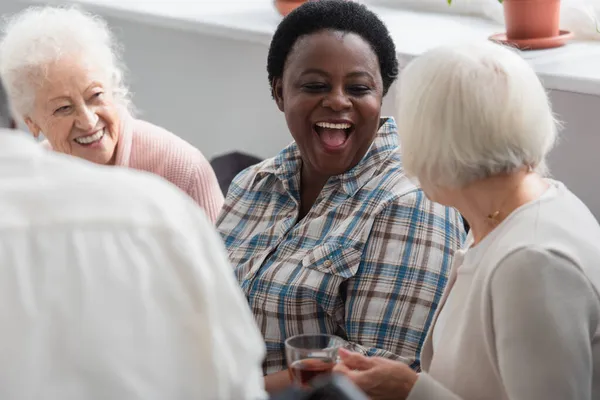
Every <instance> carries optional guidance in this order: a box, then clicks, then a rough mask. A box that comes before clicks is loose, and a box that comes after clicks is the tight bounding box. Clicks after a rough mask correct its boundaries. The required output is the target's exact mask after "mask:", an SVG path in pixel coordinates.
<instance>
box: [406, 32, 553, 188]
mask: <svg viewBox="0 0 600 400" xmlns="http://www.w3.org/2000/svg"><path fill="white" fill-rule="evenodd" d="M398 104H399V110H398V125H399V135H400V140H401V149H402V155H403V159H402V162H403V165H404V168H405V169H406V171H407V173H408V174H409V175H412V176H414V177H416V178H417V179H419V180H421V181H423V182H424V181H425V180H426V181H428V182H430V183H432V184H434V185H438V186H443V187H462V186H465V185H467V184H469V183H470V182H473V181H475V180H478V179H482V178H486V177H490V176H494V175H498V174H501V173H511V172H514V171H516V170H518V169H520V168H523V167H530V168H532V169H534V170H536V171H538V172H539V173H541V174H542V175H544V174H547V173H548V169H547V165H546V156H547V154H548V153H549V152H550V150H551V149H552V147H553V146H554V143H555V141H556V138H557V131H558V123H557V121H556V119H555V118H554V115H553V113H552V110H551V107H550V103H549V99H548V96H547V94H546V92H545V90H544V88H543V86H542V84H541V82H540V80H539V79H538V77H537V75H536V74H535V72H534V71H533V69H532V68H531V67H530V66H529V65H528V64H527V62H526V61H525V60H523V59H522V58H521V57H520V56H519V55H518V54H516V53H515V52H514V51H512V50H509V49H507V48H505V47H502V46H500V45H497V44H492V43H491V42H487V41H482V42H481V43H466V44H458V45H453V46H443V47H440V48H437V49H434V50H431V51H429V52H427V53H426V54H424V55H422V56H420V57H418V58H417V59H415V60H414V61H412V62H411V63H410V64H409V65H408V66H407V67H406V68H405V69H404V71H403V72H402V74H401V78H400V88H399V93H398Z"/></svg>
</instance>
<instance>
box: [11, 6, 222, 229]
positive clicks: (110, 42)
mask: <svg viewBox="0 0 600 400" xmlns="http://www.w3.org/2000/svg"><path fill="white" fill-rule="evenodd" d="M5 29H6V32H5V35H4V38H3V39H2V42H1V43H0V77H1V79H2V82H3V84H4V85H5V88H6V92H7V94H8V97H9V100H10V103H11V105H12V108H13V109H14V110H15V112H16V115H20V116H21V117H22V118H23V120H24V121H25V123H26V124H27V126H28V127H29V129H30V131H31V132H32V133H33V134H34V135H35V136H36V137H37V136H39V135H40V134H43V135H44V136H45V137H46V139H47V141H46V142H44V146H46V147H48V148H50V149H52V150H55V151H57V152H61V153H65V154H70V155H73V156H77V157H81V158H84V159H86V160H88V161H92V162H95V163H98V164H105V165H116V166H122V167H129V168H134V169H139V170H145V171H148V172H151V173H154V174H157V175H160V176H162V177H163V178H165V179H167V180H168V181H170V182H171V183H173V184H175V185H176V186H178V187H179V188H180V189H181V190H183V191H184V192H186V193H187V194H188V195H190V196H191V197H192V198H193V199H194V200H195V201H196V202H197V203H198V204H199V205H200V206H201V207H202V208H204V210H205V211H206V213H207V214H208V216H209V217H210V218H211V219H212V220H213V221H214V220H215V219H216V216H217V214H218V212H219V210H220V208H221V206H222V204H223V195H222V193H221V191H220V189H219V184H218V182H217V178H216V176H215V173H214V171H213V170H212V168H211V167H210V164H209V163H208V161H207V160H206V159H205V158H204V156H203V155H202V153H201V152H200V151H199V150H198V149H196V148H195V147H193V146H192V145H190V144H189V143H187V142H185V141H184V140H182V139H180V138H179V137H177V136H176V135H174V134H172V133H171V132H168V131H166V130H165V129H162V128H160V127H157V126H155V125H152V124H150V123H148V122H145V121H141V120H138V119H134V118H133V117H132V116H131V114H130V112H129V108H130V101H129V96H128V94H129V92H128V90H127V87H126V85H125V83H124V81H123V71H122V69H121V67H120V60H119V55H118V52H117V51H116V49H117V44H116V42H115V40H114V38H113V36H112V34H111V32H110V31H109V29H108V27H107V25H106V23H105V22H104V21H102V20H101V19H99V18H98V17H95V16H92V15H90V14H87V13H83V12H81V11H79V10H76V9H66V8H52V7H44V8H30V9H27V10H25V11H23V12H21V13H20V14H17V15H16V16H14V17H13V18H12V19H11V20H10V21H9V23H8V24H7V27H6V28H5Z"/></svg>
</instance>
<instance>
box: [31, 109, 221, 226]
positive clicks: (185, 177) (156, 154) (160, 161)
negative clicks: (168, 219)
mask: <svg viewBox="0 0 600 400" xmlns="http://www.w3.org/2000/svg"><path fill="white" fill-rule="evenodd" d="M42 145H43V146H45V147H47V148H49V149H51V146H50V144H49V143H48V142H47V141H44V142H43V144H42ZM116 152H117V154H116V159H115V165H117V166H122V167H128V168H133V169H138V170H142V171H147V172H151V173H154V174H156V175H159V176H162V177H163V178H165V179H166V180H168V181H169V182H171V183H173V184H174V185H175V186H177V187H179V188H180V189H181V190H183V191H184V192H186V193H187V194H188V195H190V196H191V197H192V198H193V199H194V200H195V201H196V203H198V204H199V205H200V207H202V208H203V209H204V210H205V212H206V214H207V215H208V217H209V218H210V219H211V220H212V221H213V222H214V221H216V219H217V216H218V214H219V211H221V207H222V206H223V193H222V192H221V189H220V187H219V183H218V181H217V177H216V176H215V172H214V171H213V169H212V167H211V166H210V163H209V162H208V161H207V160H206V158H205V157H204V156H203V155H202V153H201V152H200V150H198V149H197V148H195V147H194V146H192V145H191V144H189V143H188V142H186V141H185V140H183V139H181V138H180V137H178V136H176V135H174V134H173V133H171V132H169V131H167V130H165V129H163V128H161V127H158V126H156V125H153V124H151V123H149V122H146V121H142V120H139V119H134V118H133V117H131V116H130V115H129V114H127V113H122V114H121V132H120V137H119V142H118V144H117V149H116Z"/></svg>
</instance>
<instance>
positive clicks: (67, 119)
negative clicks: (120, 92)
mask: <svg viewBox="0 0 600 400" xmlns="http://www.w3.org/2000/svg"><path fill="white" fill-rule="evenodd" d="M106 81H107V80H106V77H105V75H104V74H102V73H101V71H99V70H98V69H97V68H94V67H93V66H90V65H88V64H87V63H84V62H82V61H81V60H80V59H77V58H72V59H71V58H68V59H61V60H59V61H56V62H53V63H51V64H49V65H48V69H47V71H46V76H45V78H43V82H42V84H41V85H40V86H39V87H38V88H37V90H36V92H35V103H34V106H33V109H32V112H31V113H30V114H29V115H26V116H25V117H24V120H25V122H26V124H27V126H28V127H29V129H30V130H31V132H32V133H33V134H34V135H35V136H37V135H39V134H40V133H43V135H44V136H45V137H46V138H47V139H48V141H49V142H50V144H51V145H52V148H53V149H54V150H55V151H58V152H61V153H65V154H70V155H74V156H77V157H80V158H84V159H86V160H88V161H92V162H95V163H98V164H113V163H114V156H115V148H116V144H117V141H118V138H119V126H120V124H119V116H118V112H117V107H116V105H115V102H114V100H113V98H112V96H111V93H110V90H109V89H110V88H108V87H106V86H105V82H106Z"/></svg>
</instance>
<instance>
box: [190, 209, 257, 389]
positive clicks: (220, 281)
mask: <svg viewBox="0 0 600 400" xmlns="http://www.w3.org/2000/svg"><path fill="white" fill-rule="evenodd" d="M197 211H198V212H197V213H196V214H198V216H199V217H203V216H202V215H200V214H201V212H200V210H197ZM200 219H203V220H204V221H201V220H200ZM184 224H185V225H186V226H188V227H189V228H188V229H185V230H184V231H182V232H181V233H182V236H183V237H182V238H181V240H182V241H185V243H186V244H187V246H182V247H181V248H180V249H179V253H180V254H182V255H185V259H187V260H188V262H189V264H188V265H189V266H190V271H189V277H188V279H187V280H188V282H189V284H188V285H187V286H186V287H183V288H182V290H186V289H187V290H189V292H188V295H189V298H190V299H191V301H193V302H201V304H202V306H197V307H196V308H197V309H198V310H200V309H202V308H204V309H206V312H204V313H203V315H202V316H201V317H202V321H201V323H202V325H203V326H205V327H210V329H208V330H209V332H210V339H205V342H206V343H203V344H202V349H203V350H202V351H203V353H201V354H197V353H196V354H194V356H195V357H198V358H200V360H201V362H203V363H205V364H206V375H207V376H202V379H205V380H206V378H208V377H210V378H208V380H207V381H205V382H204V383H206V384H207V387H206V390H208V388H215V389H214V390H213V393H214V394H215V396H214V398H223V399H247V400H258V399H266V397H267V396H266V393H265V391H264V386H263V385H264V380H263V374H262V362H263V359H264V356H265V344H264V342H263V340H262V336H261V334H260V331H259V330H258V327H257V326H256V323H255V322H254V317H253V315H252V313H251V311H250V309H249V307H248V303H247V302H246V299H245V297H244V295H243V293H242V291H241V289H240V288H239V285H238V284H237V282H236V280H235V278H234V276H233V273H232V272H231V271H232V268H231V266H230V264H229V261H228V260H227V255H226V253H225V249H224V248H223V244H222V242H221V240H220V238H219V236H218V234H217V233H216V231H214V230H213V229H212V228H211V227H210V224H209V223H208V221H206V218H198V220H195V219H193V218H192V219H191V220H190V221H185V222H184V221H182V222H181V224H179V226H182V225H184ZM195 226H197V227H199V228H194V227H195ZM200 227H202V228H203V229H200ZM194 278H196V279H194ZM198 304H200V303H198ZM199 340H200V338H199ZM198 379H200V378H198ZM208 381H210V383H209V382H208ZM206 395H207V396H208V397H211V395H210V394H209V393H208V392H206Z"/></svg>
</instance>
